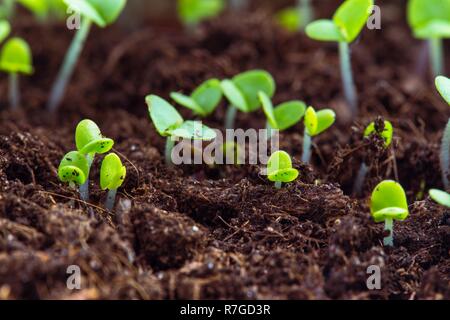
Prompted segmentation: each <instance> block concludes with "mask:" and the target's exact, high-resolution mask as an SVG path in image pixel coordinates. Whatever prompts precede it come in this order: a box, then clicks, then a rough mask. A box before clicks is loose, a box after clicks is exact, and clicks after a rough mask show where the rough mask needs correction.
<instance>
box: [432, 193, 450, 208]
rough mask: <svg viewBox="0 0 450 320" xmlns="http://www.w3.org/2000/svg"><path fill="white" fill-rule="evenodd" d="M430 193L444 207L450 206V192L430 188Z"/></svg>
mask: <svg viewBox="0 0 450 320" xmlns="http://www.w3.org/2000/svg"><path fill="white" fill-rule="evenodd" d="M429 194H430V197H431V199H433V200H434V201H436V202H437V203H439V204H440V205H442V206H444V207H447V208H450V194H448V193H447V192H445V191H442V190H438V189H430V191H429Z"/></svg>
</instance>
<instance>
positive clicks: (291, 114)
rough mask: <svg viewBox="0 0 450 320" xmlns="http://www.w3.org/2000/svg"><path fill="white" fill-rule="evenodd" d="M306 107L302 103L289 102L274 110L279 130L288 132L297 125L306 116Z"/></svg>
mask: <svg viewBox="0 0 450 320" xmlns="http://www.w3.org/2000/svg"><path fill="white" fill-rule="evenodd" d="M305 110H306V105H305V103H303V102H302V101H288V102H284V103H282V104H280V105H278V106H277V107H276V108H275V110H274V115H275V119H276V122H277V124H278V128H276V129H278V130H286V129H289V128H290V127H292V126H294V125H296V124H297V123H298V122H299V121H300V120H301V119H302V118H303V116H304V114H305Z"/></svg>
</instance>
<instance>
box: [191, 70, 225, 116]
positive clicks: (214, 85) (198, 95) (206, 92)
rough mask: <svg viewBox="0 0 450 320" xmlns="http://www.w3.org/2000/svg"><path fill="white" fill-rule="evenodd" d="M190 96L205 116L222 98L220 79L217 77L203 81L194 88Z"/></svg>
mask: <svg viewBox="0 0 450 320" xmlns="http://www.w3.org/2000/svg"><path fill="white" fill-rule="evenodd" d="M191 98H192V99H193V100H194V101H195V102H196V103H197V104H198V105H199V106H200V107H201V109H202V110H203V114H204V115H205V116H206V115H209V114H211V113H212V112H214V110H215V109H216V108H217V106H218V105H219V103H220V100H221V99H222V88H221V87H220V81H219V80H217V79H210V80H208V81H205V82H204V83H203V84H201V85H200V86H199V87H198V88H197V89H195V90H194V92H193V93H192V95H191Z"/></svg>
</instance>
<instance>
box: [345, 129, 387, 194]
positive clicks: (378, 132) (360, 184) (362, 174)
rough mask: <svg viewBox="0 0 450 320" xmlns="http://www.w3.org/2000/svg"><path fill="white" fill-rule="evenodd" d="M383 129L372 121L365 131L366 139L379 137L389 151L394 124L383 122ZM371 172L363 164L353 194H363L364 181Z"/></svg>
mask: <svg viewBox="0 0 450 320" xmlns="http://www.w3.org/2000/svg"><path fill="white" fill-rule="evenodd" d="M382 124H383V127H382V128H379V127H378V126H377V123H376V122H375V121H372V122H371V123H370V124H369V125H368V126H367V127H366V129H365V130H364V138H367V137H369V136H371V135H374V134H376V135H379V136H380V137H381V138H383V140H384V147H385V148H386V149H387V148H389V146H390V145H391V143H392V137H393V134H394V128H393V126H392V123H390V122H389V121H383V122H382ZM368 172H369V166H368V165H367V164H366V163H365V162H363V163H361V167H360V168H359V171H358V175H357V176H356V181H355V185H354V187H353V193H355V194H358V195H359V194H361V192H362V189H363V185H364V180H365V179H366V176H367V173H368Z"/></svg>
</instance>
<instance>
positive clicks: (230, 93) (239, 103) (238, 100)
mask: <svg viewBox="0 0 450 320" xmlns="http://www.w3.org/2000/svg"><path fill="white" fill-rule="evenodd" d="M220 86H221V88H222V91H223V94H224V95H225V97H226V98H227V99H228V101H229V102H230V103H231V104H232V105H233V106H234V107H236V108H237V109H239V110H240V111H242V112H249V107H248V104H247V101H246V100H245V97H244V95H243V94H242V92H241V91H240V90H239V88H238V87H237V86H236V85H235V84H234V82H233V81H231V80H222V82H221V83H220Z"/></svg>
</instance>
